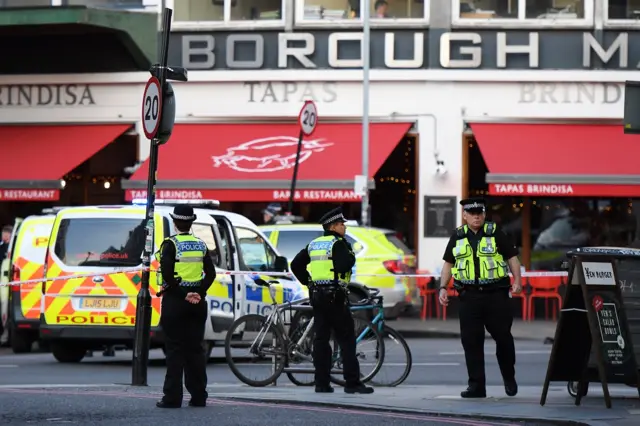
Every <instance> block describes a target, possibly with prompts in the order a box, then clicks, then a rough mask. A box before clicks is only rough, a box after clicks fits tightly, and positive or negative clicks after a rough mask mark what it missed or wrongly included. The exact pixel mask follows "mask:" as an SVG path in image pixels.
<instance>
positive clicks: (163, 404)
mask: <svg viewBox="0 0 640 426" xmlns="http://www.w3.org/2000/svg"><path fill="white" fill-rule="evenodd" d="M181 406H182V404H180V403H175V402H167V401H165V400H162V399H161V400H160V401H158V402H156V407H158V408H180V407H181Z"/></svg>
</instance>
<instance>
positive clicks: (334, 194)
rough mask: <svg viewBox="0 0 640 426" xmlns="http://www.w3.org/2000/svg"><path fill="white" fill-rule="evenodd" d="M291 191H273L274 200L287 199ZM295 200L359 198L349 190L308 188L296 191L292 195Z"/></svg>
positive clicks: (347, 199)
mask: <svg viewBox="0 0 640 426" xmlns="http://www.w3.org/2000/svg"><path fill="white" fill-rule="evenodd" d="M290 194H291V191H285V190H282V191H273V199H274V200H288V199H289V195H290ZM294 199H295V200H300V201H324V200H327V201H328V200H335V201H353V200H359V199H360V197H359V196H358V195H356V193H355V192H353V191H349V190H333V191H331V190H321V189H317V190H316V189H309V190H300V191H296V192H295V195H294Z"/></svg>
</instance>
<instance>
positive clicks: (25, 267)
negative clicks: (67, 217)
mask: <svg viewBox="0 0 640 426" xmlns="http://www.w3.org/2000/svg"><path fill="white" fill-rule="evenodd" d="M62 208H63V207H56V208H49V209H43V210H42V214H40V215H31V216H28V217H26V218H24V219H22V218H16V219H15V222H14V224H13V231H12V235H11V240H10V242H9V247H8V250H7V257H6V258H5V259H4V261H3V263H2V272H1V274H2V281H3V282H9V281H12V282H14V281H28V280H34V279H40V278H42V277H43V264H44V257H45V253H46V251H47V245H48V242H49V235H50V234H51V229H52V227H53V221H54V219H55V214H56V212H57V211H59V210H60V209H62ZM41 287H42V285H41V283H40V282H37V283H29V284H22V285H13V286H10V287H6V286H4V287H2V288H1V292H0V312H1V313H2V328H3V329H4V333H3V335H2V343H3V344H4V343H6V340H9V342H10V344H11V348H12V349H13V352H14V353H25V352H30V351H31V348H32V347H33V343H34V342H35V341H37V340H38V336H39V330H38V329H39V325H40V307H41V298H42V290H41Z"/></svg>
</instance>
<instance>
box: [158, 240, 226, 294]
mask: <svg viewBox="0 0 640 426" xmlns="http://www.w3.org/2000/svg"><path fill="white" fill-rule="evenodd" d="M155 256H156V259H159V261H160V270H161V273H162V281H163V283H164V286H165V288H167V287H168V288H169V289H174V288H179V289H180V290H181V293H184V294H186V293H189V292H195V293H199V294H200V296H201V297H203V298H204V296H205V294H206V292H207V290H208V288H209V287H210V286H211V284H212V283H213V281H214V280H215V277H216V274H215V266H214V265H213V261H212V260H211V257H210V256H209V253H208V250H207V246H206V244H205V243H204V241H202V240H201V239H199V238H197V237H194V236H193V235H191V234H178V235H173V236H171V237H169V238H166V239H165V240H164V241H163V244H162V248H161V250H160V251H159V252H158V253H156V255H155ZM178 278H179V279H178Z"/></svg>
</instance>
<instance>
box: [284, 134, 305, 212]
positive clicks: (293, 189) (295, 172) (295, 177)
mask: <svg viewBox="0 0 640 426" xmlns="http://www.w3.org/2000/svg"><path fill="white" fill-rule="evenodd" d="M303 137H304V133H302V130H300V135H299V136H298V150H297V151H296V164H294V166H293V178H291V191H290V194H289V210H288V213H290V214H293V198H294V197H295V195H296V181H297V180H298V166H299V165H300V150H301V149H302V138H303Z"/></svg>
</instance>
